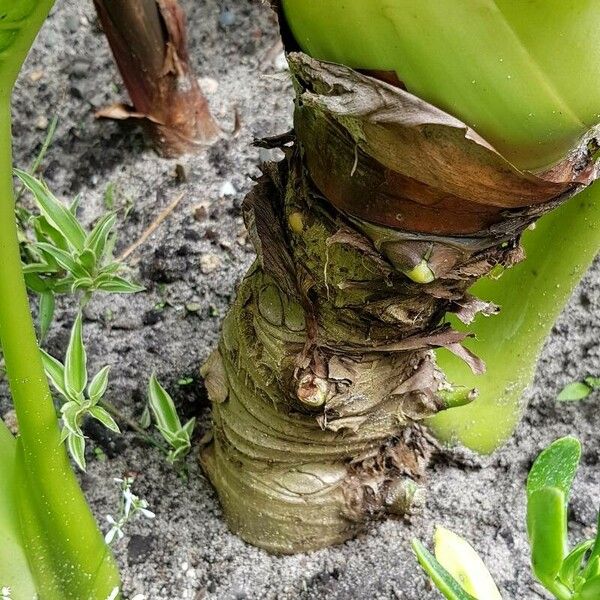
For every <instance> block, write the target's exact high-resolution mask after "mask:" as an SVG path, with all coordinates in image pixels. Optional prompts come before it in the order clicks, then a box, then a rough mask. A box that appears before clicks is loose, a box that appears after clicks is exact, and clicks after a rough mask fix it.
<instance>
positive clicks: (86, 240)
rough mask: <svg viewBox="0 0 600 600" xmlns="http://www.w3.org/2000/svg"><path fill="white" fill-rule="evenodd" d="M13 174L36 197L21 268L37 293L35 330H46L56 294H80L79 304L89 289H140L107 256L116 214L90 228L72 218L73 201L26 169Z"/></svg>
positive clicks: (129, 290) (109, 255)
mask: <svg viewBox="0 0 600 600" xmlns="http://www.w3.org/2000/svg"><path fill="white" fill-rule="evenodd" d="M15 174H16V175H17V177H18V178H19V179H20V180H21V182H22V183H23V185H24V186H25V188H26V189H27V190H29V191H30V192H31V193H32V194H33V197H34V198H35V201H36V205H37V207H38V209H39V211H40V214H39V215H38V216H36V217H33V218H32V219H31V223H32V225H33V231H34V236H35V241H34V242H33V243H32V244H30V246H29V248H30V251H29V252H28V254H29V255H33V256H34V257H35V260H32V261H31V262H30V263H29V264H26V265H25V266H24V268H23V271H24V273H25V278H26V282H27V285H28V287H29V289H31V290H32V291H34V292H35V293H37V294H38V295H39V296H40V330H41V332H42V333H45V332H47V330H48V327H49V324H50V322H51V320H52V315H53V312H54V296H55V295H56V294H64V293H72V292H77V291H81V292H83V303H85V302H87V300H89V298H90V296H91V294H92V293H94V292H108V293H116V294H132V293H136V292H140V291H142V290H143V289H144V288H142V287H141V286H139V285H136V284H134V283H132V282H131V281H129V280H128V279H126V278H124V277H122V276H120V275H119V273H120V272H121V271H122V270H123V268H124V266H123V264H122V263H121V262H119V261H116V260H114V259H113V257H112V247H113V244H112V238H113V229H114V226H115V223H116V220H117V216H116V213H114V212H108V213H106V214H105V215H104V216H102V217H101V218H100V220H99V221H98V222H97V223H96V225H95V226H94V228H93V229H92V230H91V231H87V230H86V229H85V228H84V227H83V226H82V225H81V224H80V223H79V221H78V220H77V217H76V210H77V205H78V200H75V202H73V203H72V205H71V206H70V207H69V208H67V207H66V206H65V205H63V203H62V202H60V200H58V199H57V198H56V197H55V196H54V195H53V194H52V192H51V191H50V190H49V189H48V187H47V186H46V185H45V184H44V183H43V182H41V181H40V180H38V179H36V178H35V177H33V176H32V175H30V174H29V173H26V172H25V171H19V170H16V171H15Z"/></svg>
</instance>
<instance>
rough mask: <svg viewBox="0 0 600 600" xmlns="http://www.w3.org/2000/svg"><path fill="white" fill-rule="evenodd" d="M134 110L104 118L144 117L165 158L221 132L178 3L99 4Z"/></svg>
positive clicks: (128, 0)
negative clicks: (195, 69) (192, 59)
mask: <svg viewBox="0 0 600 600" xmlns="http://www.w3.org/2000/svg"><path fill="white" fill-rule="evenodd" d="M94 4H95V6H96V10H97V12H98V16H99V18H100V21H101V23H102V27H103V28H104V32H105V34H106V37H107V39H108V41H109V44H110V47H111V49H112V52H113V55H114V57H115V60H116V62H117V65H118V67H119V70H120V72H121V75H122V77H123V81H124V82H125V86H126V88H127V90H128V92H129V96H130V98H131V102H132V104H133V107H128V106H126V105H121V104H118V105H114V106H111V107H108V108H107V109H104V110H101V111H99V112H98V113H97V114H98V116H100V117H106V118H115V119H126V118H136V119H141V120H142V122H143V123H144V125H145V127H146V129H147V130H148V131H149V133H150V135H151V137H152V140H153V142H154V144H155V146H156V148H157V149H158V150H159V151H160V152H161V154H163V155H164V156H178V155H180V154H184V153H186V152H192V151H194V150H196V149H197V148H198V147H199V146H201V145H204V144H208V143H211V142H212V141H214V140H215V139H216V138H217V137H218V136H219V134H220V129H219V127H218V125H217V124H216V122H215V120H214V119H213V117H212V115H211V113H210V109H209V106H208V102H207V101H206V98H205V97H204V95H203V94H202V91H201V90H200V86H199V85H198V81H197V79H196V77H195V75H194V73H193V70H192V67H191V65H190V58H189V55H188V51H187V34H186V23H185V14H184V12H183V10H182V9H181V7H180V6H179V4H178V2H177V0H94Z"/></svg>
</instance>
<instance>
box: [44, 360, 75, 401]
mask: <svg viewBox="0 0 600 600" xmlns="http://www.w3.org/2000/svg"><path fill="white" fill-rule="evenodd" d="M40 352H41V353H42V363H43V364H44V371H46V375H47V377H48V379H49V380H50V383H51V384H52V385H53V386H54V388H55V389H56V391H57V392H58V393H59V394H61V395H62V396H64V397H65V398H69V392H68V391H67V388H66V387H65V367H64V366H63V364H62V363H61V362H60V361H58V360H56V358H54V357H53V356H50V354H48V353H47V352H46V351H45V350H40Z"/></svg>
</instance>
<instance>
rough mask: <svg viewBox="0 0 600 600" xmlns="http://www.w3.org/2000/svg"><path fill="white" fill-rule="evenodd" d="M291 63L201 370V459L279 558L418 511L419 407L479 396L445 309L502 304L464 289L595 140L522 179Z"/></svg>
mask: <svg viewBox="0 0 600 600" xmlns="http://www.w3.org/2000/svg"><path fill="white" fill-rule="evenodd" d="M290 65H291V69H292V73H293V76H294V80H295V84H296V91H297V103H296V113H295V130H296V133H295V135H293V136H291V137H290V139H289V140H288V141H289V142H290V144H291V145H287V146H286V147H285V151H286V159H285V160H284V161H283V162H282V163H280V164H279V165H267V166H266V167H265V172H264V176H263V177H262V178H261V179H260V180H259V182H258V183H257V186H256V188H255V190H254V191H253V192H252V193H251V194H250V195H249V196H248V197H247V199H246V201H245V204H244V213H245V219H246V224H247V227H248V229H249V231H250V234H251V237H252V241H253V243H254V246H255V248H256V251H257V254H258V258H257V261H256V263H255V264H254V266H253V267H252V268H251V270H250V272H249V273H248V275H247V276H246V278H245V279H244V280H243V282H242V283H241V286H240V289H239V291H238V296H237V299H236V301H235V303H234V305H233V307H232V308H231V310H230V312H229V314H228V316H227V317H226V319H225V321H224V324H223V333H222V338H221V341H220V344H219V347H218V349H217V350H215V352H214V353H213V354H212V355H211V357H210V359H209V360H208V362H207V363H206V364H205V366H204V367H203V370H202V372H203V375H204V376H205V380H206V386H207V389H208V392H209V396H210V398H211V401H212V403H213V422H214V428H213V438H212V440H211V441H210V442H209V443H208V445H207V446H206V447H205V448H204V449H203V451H202V463H203V465H204V468H205V470H206V472H207V474H208V476H209V477H210V479H211V481H212V483H213V485H214V486H215V488H216V490H217V492H218V493H219V497H220V499H221V502H222V504H223V508H224V511H225V514H226V517H227V520H228V522H229V524H230V526H231V528H232V529H233V531H235V532H237V533H239V534H240V535H241V536H242V537H243V538H244V539H245V540H247V541H249V542H251V543H253V544H255V545H258V546H261V547H263V548H266V549H267V550H269V551H272V552H278V553H291V552H299V551H307V550H314V549H317V548H320V547H324V546H328V545H331V544H334V543H338V542H342V541H344V540H346V539H348V538H350V537H352V536H354V535H356V534H357V533H358V532H359V531H360V530H361V529H362V528H363V527H364V526H365V524H366V523H367V522H368V521H369V520H371V519H374V518H381V517H383V516H386V515H399V514H403V513H404V512H406V511H407V510H408V509H409V507H410V504H411V502H412V500H413V499H414V497H415V494H416V489H417V487H416V486H417V483H418V482H419V480H420V479H421V477H422V476H423V473H424V470H425V468H426V466H427V462H428V459H429V456H430V451H431V446H430V442H429V441H428V438H427V435H426V434H425V433H424V430H423V429H422V427H421V426H420V425H419V423H420V421H422V419H424V418H426V417H428V416H431V415H433V414H435V413H436V412H438V411H440V410H443V409H444V408H447V407H449V406H450V405H452V404H456V403H457V402H467V401H469V400H470V399H472V398H473V396H474V392H473V391H471V390H461V389H455V388H453V387H452V385H451V383H449V382H447V381H446V380H445V378H444V375H443V373H441V372H440V371H439V370H438V369H437V368H436V365H435V360H434V354H433V349H434V348H437V347H446V348H448V349H449V350H450V351H452V352H454V353H456V354H458V355H459V356H461V357H462V358H463V359H464V360H465V361H467V362H468V363H469V364H470V366H471V367H472V368H473V369H474V370H475V371H482V370H483V369H484V366H483V365H482V364H481V362H480V361H479V360H478V359H477V358H476V357H474V356H472V355H471V354H470V353H469V352H468V351H467V350H465V349H464V347H463V346H462V345H461V341H463V339H464V337H465V335H466V334H464V333H458V332H456V331H453V330H452V329H451V328H450V327H449V326H447V325H445V324H444V317H445V315H446V314H447V313H455V314H456V315H457V316H458V318H460V319H461V320H463V321H464V322H466V323H469V322H470V321H471V320H472V319H473V318H474V316H475V314H476V313H477V312H484V313H486V314H493V313H494V312H495V311H496V310H497V307H494V306H491V305H489V304H487V303H485V302H482V301H479V300H477V299H475V298H473V297H471V296H470V295H469V294H468V291H467V290H468V288H469V287H470V286H471V285H472V284H473V283H474V282H475V281H476V280H477V279H478V278H480V277H482V276H484V275H486V274H488V273H490V272H491V271H492V270H493V269H496V268H498V267H499V266H500V267H510V266H511V265H512V264H514V263H515V262H517V261H519V260H521V259H522V251H521V249H520V246H519V236H520V234H521V232H522V231H523V230H524V229H525V228H526V227H527V226H528V225H529V224H530V223H532V222H533V221H534V220H535V219H536V218H537V217H538V216H539V215H541V214H543V213H544V212H546V211H548V210H550V209H551V208H553V207H554V206H555V205H556V204H558V203H560V202H562V201H564V200H565V199H566V198H567V197H568V196H570V195H572V194H573V193H575V192H576V191H577V190H578V189H580V188H581V187H583V186H584V185H586V184H587V183H589V181H591V180H592V179H593V178H594V177H595V176H596V169H595V166H594V163H593V158H592V153H593V147H594V144H596V142H595V138H593V136H590V138H589V139H588V140H586V141H585V142H582V145H581V147H580V148H577V149H574V151H573V153H572V154H571V155H570V156H569V157H566V158H565V161H564V163H563V164H561V165H559V166H557V168H556V169H555V170H553V171H552V172H548V173H543V174H531V173H521V172H519V171H518V170H516V169H515V168H514V167H512V166H511V165H510V164H508V163H507V162H506V161H504V159H503V158H502V157H501V156H500V155H498V153H497V152H495V151H494V150H493V148H491V147H490V146H489V145H488V144H487V143H486V142H485V141H484V140H481V138H479V137H478V136H477V135H476V134H475V133H474V132H472V131H469V130H468V129H467V128H466V127H465V126H464V125H462V124H460V123H459V122H458V121H456V120H455V119H453V118H452V117H450V116H449V115H445V114H444V113H441V111H438V110H437V109H435V108H434V107H431V106H429V105H426V104H425V103H423V102H421V101H419V100H418V99H415V98H414V97H408V95H407V94H405V93H404V92H402V90H401V89H399V88H396V87H394V86H392V85H389V84H388V83H385V82H383V81H380V80H377V79H374V78H371V77H367V76H365V75H361V74H359V73H357V72H355V71H352V70H351V69H347V68H345V67H340V66H335V65H328V64H324V63H319V62H317V61H314V60H311V59H309V58H308V57H306V56H304V55H300V54H294V55H291V56H290ZM280 142H281V140H280ZM486 194H487V196H488V200H487V201H486ZM391 207H393V209H392V208H391ZM394 211H395V212H394ZM392 214H394V215H397V214H400V215H401V216H402V217H403V218H396V216H394V218H391V217H390V215H392Z"/></svg>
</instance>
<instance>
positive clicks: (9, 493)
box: [0, 0, 120, 600]
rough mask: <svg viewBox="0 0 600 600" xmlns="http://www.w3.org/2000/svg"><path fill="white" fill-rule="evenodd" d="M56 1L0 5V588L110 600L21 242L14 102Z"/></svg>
mask: <svg viewBox="0 0 600 600" xmlns="http://www.w3.org/2000/svg"><path fill="white" fill-rule="evenodd" d="M52 4H53V2H52V0H0V257H1V261H2V268H1V269H0V343H1V345H2V353H3V356H4V361H5V365H6V374H7V378H8V382H9V385H10V391H11V395H12V399H13V403H14V407H15V411H16V414H17V418H18V422H19V436H18V438H16V439H15V438H14V437H13V436H12V435H11V433H10V432H9V431H8V429H7V427H6V426H5V425H4V423H3V421H2V420H0V465H1V470H2V472H1V477H0V537H1V539H2V543H0V586H2V588H3V589H5V590H10V594H11V597H12V598H14V599H15V600H16V599H19V600H20V599H29V598H34V597H38V598H40V600H67V599H68V600H83V599H85V600H107V598H111V599H113V600H114V599H115V598H118V597H120V596H119V588H120V582H119V573H118V570H117V567H116V564H115V561H114V559H113V557H112V555H111V552H110V550H109V549H108V547H107V545H106V543H105V541H104V539H103V536H102V534H101V532H100V530H99V529H98V526H97V524H96V522H95V520H94V518H93V515H92V513H91V511H90V510H89V507H88V505H87V503H86V501H85V498H84V496H83V494H82V492H81V489H80V487H79V484H78V482H77V479H76V477H75V474H74V473H73V470H72V468H71V465H70V463H69V459H68V455H67V451H66V449H65V445H64V444H63V443H61V442H62V441H61V434H60V430H59V427H58V420H57V415H56V410H55V407H54V403H53V401H52V395H51V393H50V389H49V387H48V381H47V379H46V375H45V373H44V366H43V363H42V358H41V354H40V351H39V349H38V343H37V340H36V336H35V329H34V325H33V320H32V317H31V313H30V310H29V302H28V298H27V290H26V286H25V280H24V277H23V272H22V266H21V254H20V247H19V240H18V236H17V221H16V216H15V207H14V193H13V179H12V151H11V111H10V100H11V94H12V89H13V86H14V82H15V80H16V78H17V75H18V73H19V70H20V68H21V65H22V63H23V61H24V59H25V57H26V55H27V52H28V51H29V48H30V46H31V44H32V43H33V40H34V38H35V36H36V35H37V32H38V30H39V28H40V26H41V25H42V23H43V21H44V19H45V18H46V15H47V14H48V11H49V10H50V8H51V6H52Z"/></svg>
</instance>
